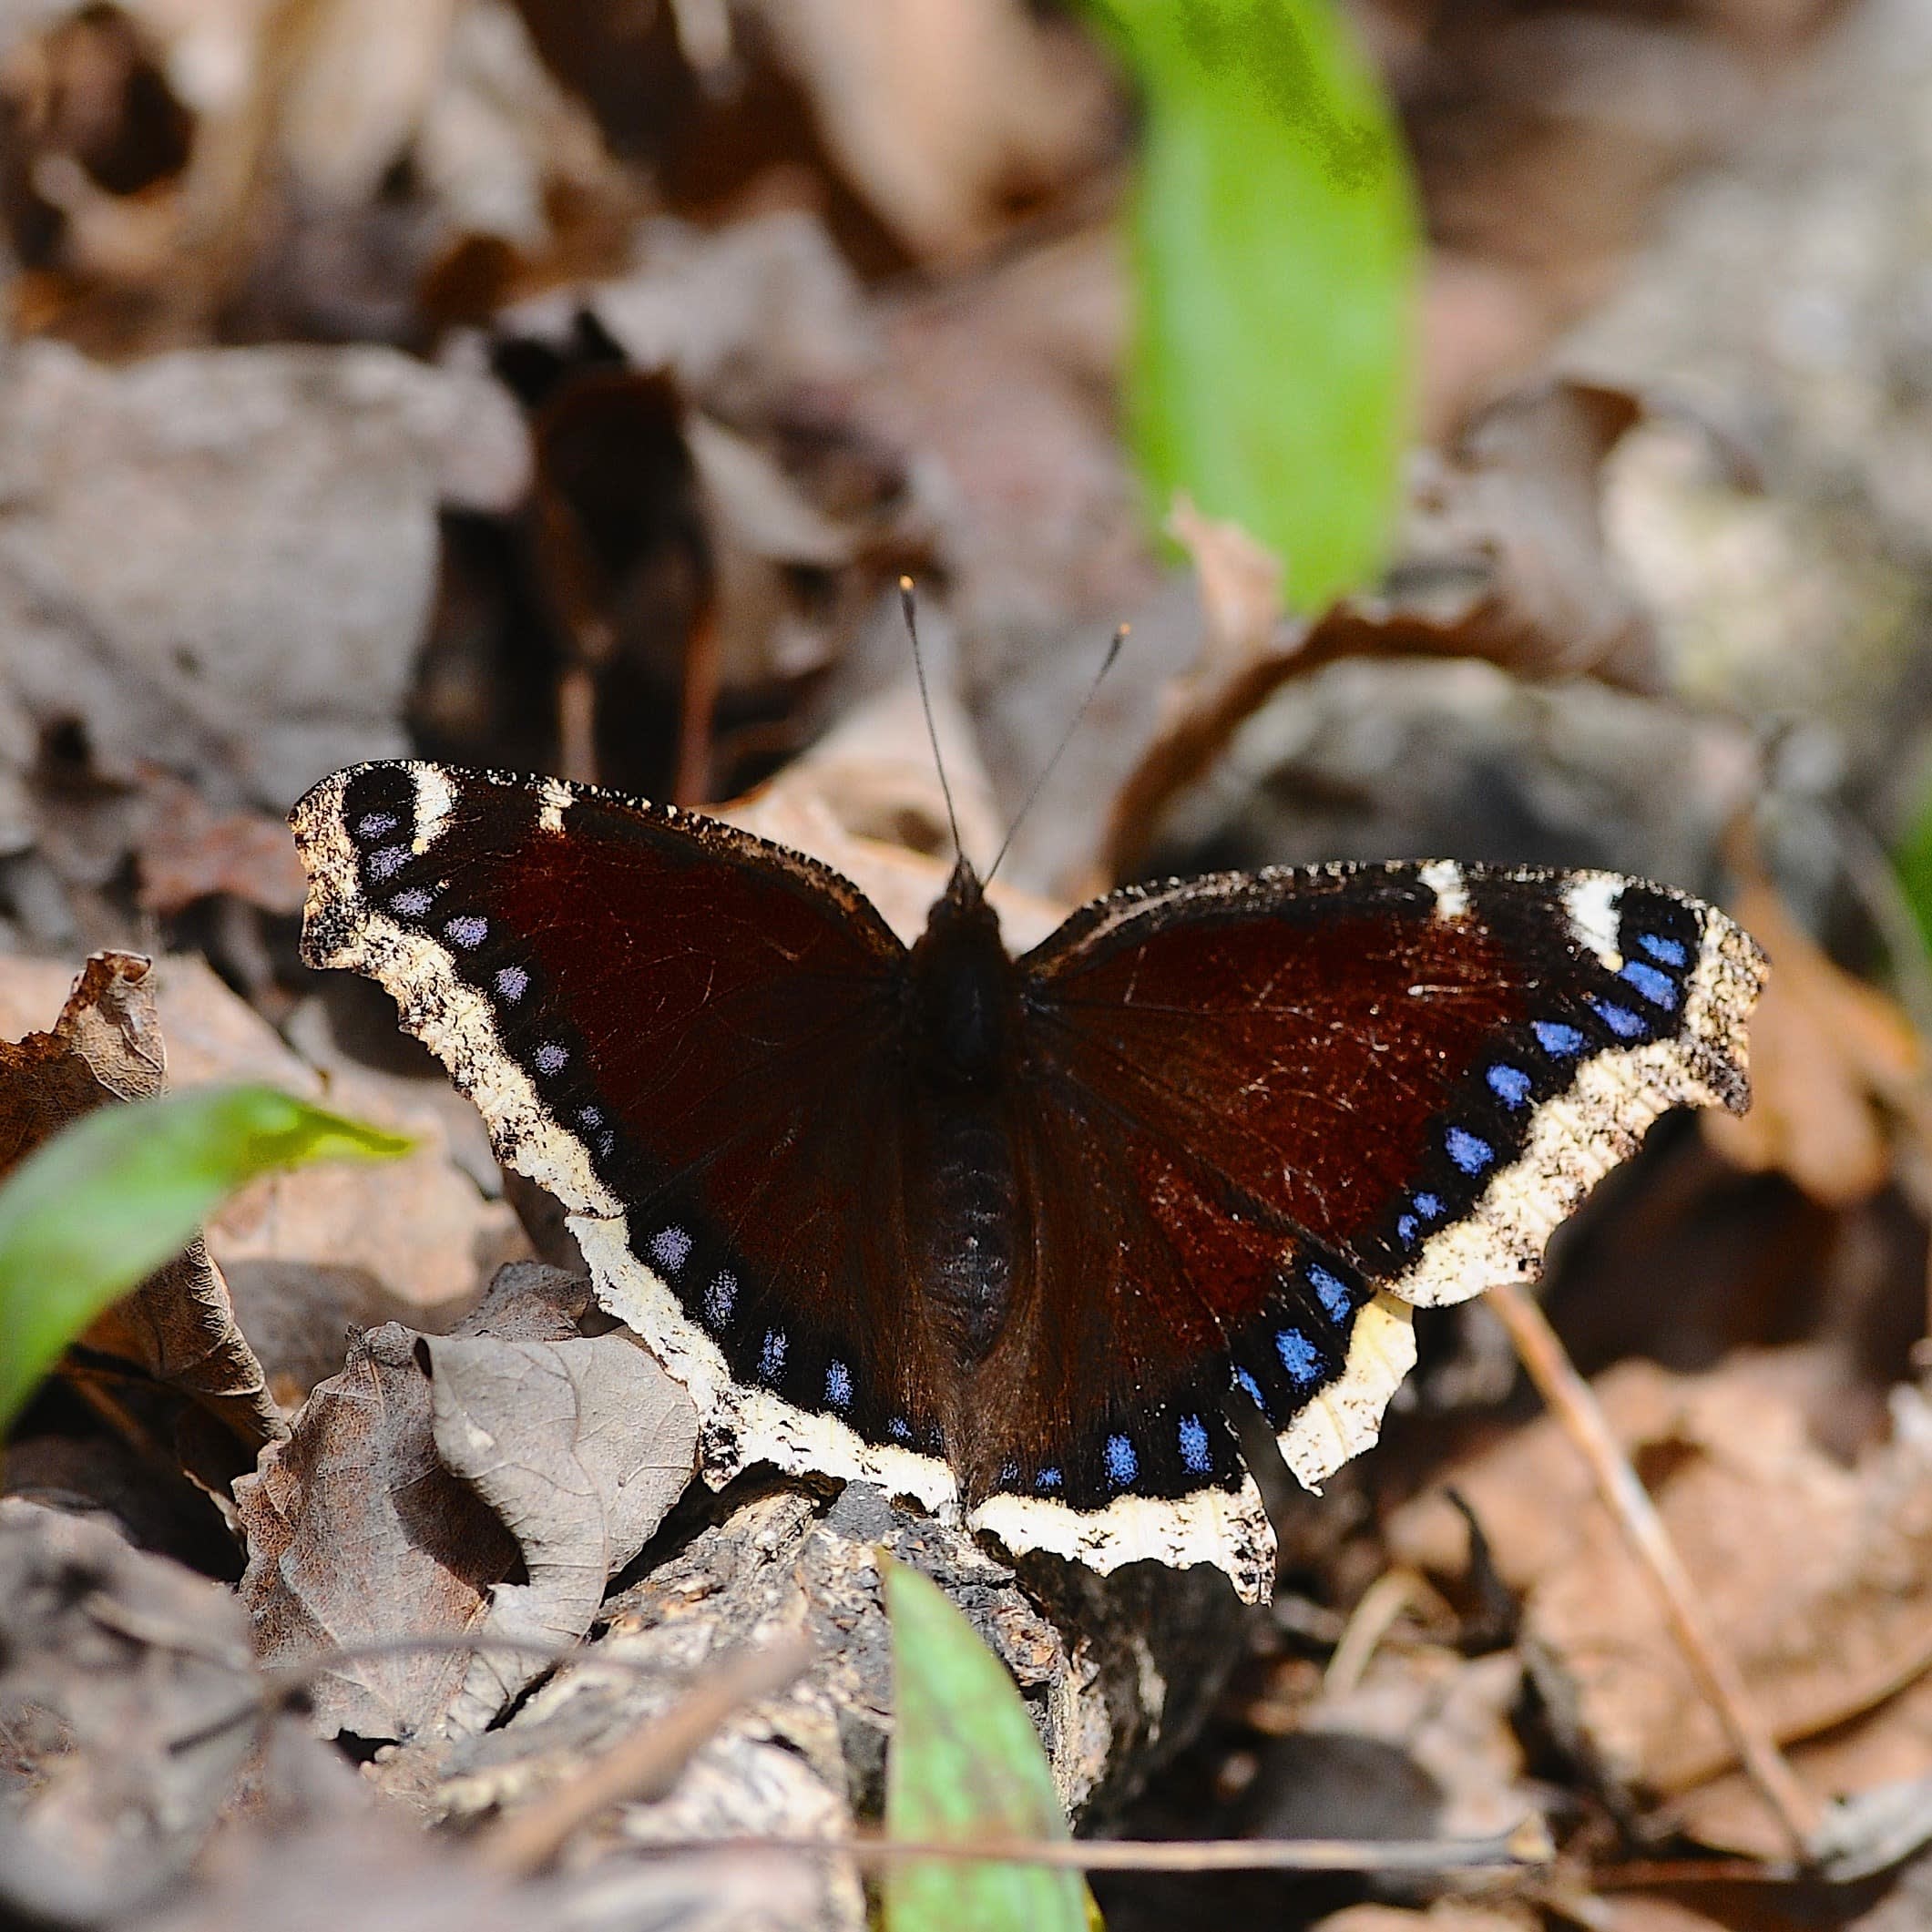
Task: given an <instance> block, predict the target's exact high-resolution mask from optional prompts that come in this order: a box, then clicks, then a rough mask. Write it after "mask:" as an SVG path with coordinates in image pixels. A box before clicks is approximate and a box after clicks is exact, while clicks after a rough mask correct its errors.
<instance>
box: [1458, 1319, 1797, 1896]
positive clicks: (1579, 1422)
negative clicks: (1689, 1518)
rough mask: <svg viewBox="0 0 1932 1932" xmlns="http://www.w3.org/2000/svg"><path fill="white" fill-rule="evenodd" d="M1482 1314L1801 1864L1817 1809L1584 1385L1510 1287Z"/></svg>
mask: <svg viewBox="0 0 1932 1932" xmlns="http://www.w3.org/2000/svg"><path fill="white" fill-rule="evenodd" d="M1489 1305H1490V1306H1491V1307H1492V1308H1494V1309H1495V1310H1496V1312H1497V1314H1498V1316H1499V1317H1500V1318H1501V1321H1502V1324H1503V1326H1504V1327H1505V1328H1507V1329H1508V1331H1509V1339H1510V1340H1511V1341H1512V1342H1513V1343H1514V1344H1516V1352H1517V1354H1518V1355H1519V1356H1520V1357H1521V1358H1522V1363H1523V1366H1524V1367H1525V1368H1527V1369H1528V1371H1529V1379H1530V1380H1531V1381H1532V1382H1534V1383H1535V1384H1536V1385H1537V1388H1538V1391H1539V1392H1540V1394H1541V1395H1542V1397H1543V1400H1544V1401H1545V1402H1546V1403H1548V1404H1549V1407H1550V1410H1551V1412H1552V1413H1553V1414H1554V1415H1555V1416H1556V1417H1557V1419H1558V1420H1559V1422H1560V1423H1561V1424H1562V1425H1563V1426H1564V1428H1565V1429H1566V1430H1568V1431H1569V1437H1570V1440H1571V1441H1572V1442H1573V1443H1574V1444H1575V1445H1576V1446H1577V1448H1578V1449H1579V1451H1580V1452H1581V1454H1582V1457H1583V1459H1584V1461H1585V1462H1587V1463H1588V1464H1589V1465H1590V1476H1591V1477H1592V1478H1593V1479H1594V1480H1595V1483H1596V1486H1597V1494H1598V1495H1599V1496H1600V1498H1602V1500H1603V1506H1604V1508H1607V1509H1608V1510H1609V1511H1610V1519H1611V1521H1612V1522H1614V1523H1615V1524H1616V1525H1617V1527H1618V1528H1619V1529H1620V1531H1621V1532H1622V1534H1623V1538H1624V1540H1625V1541H1626V1542H1627V1543H1628V1544H1629V1546H1630V1551H1631V1553H1632V1554H1633V1555H1634V1556H1635V1557H1636V1558H1637V1560H1638V1561H1639V1563H1640V1564H1641V1565H1642V1567H1643V1569H1644V1571H1645V1573H1646V1574H1647V1575H1648V1576H1649V1578H1650V1579H1651V1585H1652V1586H1653V1588H1654V1589H1655V1590H1656V1591H1657V1596H1658V1600H1659V1601H1660V1603H1661V1605H1662V1608H1663V1613H1664V1620H1665V1622H1666V1623H1668V1624H1669V1626H1670V1629H1671V1635H1672V1636H1673V1637H1675V1638H1676V1640H1677V1645H1678V1648H1679V1650H1681V1651H1682V1652H1683V1658H1684V1661H1685V1662H1686V1663H1687V1664H1689V1665H1690V1667H1691V1674H1692V1676H1693V1677H1694V1678H1696V1680H1697V1683H1698V1688H1699V1689H1700V1690H1702V1692H1703V1693H1704V1696H1705V1697H1706V1699H1708V1700H1709V1702H1710V1704H1711V1707H1712V1710H1713V1711H1715V1712H1717V1718H1718V1722H1720V1723H1721V1724H1722V1726H1723V1727H1724V1734H1725V1736H1726V1737H1728V1738H1729V1739H1730V1741H1731V1748H1732V1749H1733V1751H1735V1752H1736V1753H1737V1755H1738V1762H1739V1763H1742V1764H1743V1767H1744V1770H1745V1772H1746V1774H1748V1775H1749V1777H1750V1779H1751V1782H1752V1783H1753V1784H1755V1785H1756V1786H1757V1788H1758V1791H1759V1793H1760V1794H1762V1796H1763V1800H1764V1802H1765V1804H1768V1805H1769V1806H1770V1807H1771V1809H1772V1812H1773V1813H1774V1815H1775V1816H1776V1818H1777V1821H1778V1823H1779V1825H1781V1826H1783V1828H1784V1834H1785V1835H1786V1836H1787V1837H1788V1838H1789V1839H1790V1840H1791V1843H1792V1847H1793V1849H1794V1852H1795V1854H1796V1855H1797V1858H1798V1861H1799V1863H1800V1864H1801V1865H1804V1864H1808V1863H1810V1859H1811V1854H1810V1851H1809V1849H1808V1846H1809V1843H1810V1838H1811V1834H1812V1832H1813V1831H1814V1829H1815V1828H1816V1825H1817V1824H1818V1820H1819V1816H1820V1812H1819V1808H1818V1804H1817V1801H1816V1800H1815V1799H1814V1798H1813V1796H1812V1795H1811V1794H1810V1793H1809V1792H1808V1791H1806V1790H1805V1789H1804V1786H1803V1785H1802V1784H1799V1783H1798V1781H1797V1779H1796V1777H1794V1775H1793V1774H1792V1769H1791V1766H1790V1765H1789V1764H1787V1763H1785V1762H1784V1756H1783V1754H1782V1753H1780V1752H1779V1750H1778V1747H1777V1744H1776V1743H1775V1741H1774V1739H1773V1737H1772V1735H1771V1733H1770V1731H1769V1730H1768V1729H1767V1728H1766V1727H1765V1724H1764V1722H1763V1719H1762V1718H1761V1717H1759V1715H1758V1713H1757V1712H1756V1710H1755V1708H1754V1707H1753V1704H1752V1702H1751V1693H1750V1692H1748V1691H1747V1690H1746V1689H1745V1688H1744V1681H1743V1678H1742V1677H1741V1676H1740V1675H1739V1674H1738V1669H1737V1666H1736V1665H1735V1664H1734V1663H1733V1661H1731V1657H1730V1653H1729V1652H1728V1651H1725V1650H1723V1649H1722V1647H1721V1646H1720V1645H1719V1644H1718V1642H1717V1641H1716V1640H1715V1639H1714V1638H1713V1637H1712V1635H1711V1633H1710V1631H1709V1630H1707V1629H1706V1628H1705V1627H1704V1620H1703V1615H1702V1611H1701V1610H1700V1609H1699V1607H1698V1601H1697V1592H1696V1589H1695V1587H1694V1586H1693V1585H1692V1581H1691V1579H1690V1576H1689V1574H1688V1572H1687V1571H1686V1570H1685V1569H1684V1567H1683V1561H1682V1559H1681V1558H1680V1557H1679V1556H1678V1554H1677V1550H1676V1548H1675V1546H1674V1545H1673V1544H1672V1543H1671V1538H1670V1532H1669V1531H1668V1530H1666V1529H1665V1528H1664V1527H1663V1521H1662V1518H1660V1517H1659V1516H1658V1514H1657V1510H1656V1507H1655V1505H1653V1504H1652V1503H1651V1498H1650V1495H1649V1492H1648V1491H1646V1490H1645V1488H1644V1487H1643V1485H1642V1484H1641V1482H1639V1481H1638V1480H1637V1472H1636V1471H1635V1470H1634V1469H1632V1468H1631V1467H1630V1463H1629V1461H1628V1460H1627V1458H1626V1457H1625V1456H1624V1454H1623V1451H1622V1449H1621V1448H1620V1447H1619V1446H1618V1443H1617V1438H1616V1437H1615V1436H1613V1435H1611V1433H1610V1424H1609V1423H1608V1422H1607V1421H1606V1420H1605V1419H1604V1415H1603V1411H1602V1409H1601V1408H1600V1406H1598V1402H1597V1398H1596V1396H1595V1395H1592V1394H1591V1393H1590V1385H1589V1384H1588V1383H1586V1382H1585V1381H1584V1379H1583V1378H1582V1376H1581V1375H1579V1374H1578V1373H1577V1371H1576V1366H1575V1365H1574V1364H1573V1363H1572V1362H1571V1361H1570V1359H1569V1355H1568V1354H1566V1353H1565V1351H1564V1347H1563V1344H1562V1343H1561V1342H1560V1341H1559V1339H1558V1337H1557V1333H1556V1330H1555V1329H1553V1328H1552V1327H1551V1326H1550V1325H1549V1322H1548V1320H1547V1319H1546V1318H1545V1316H1544V1314H1543V1311H1542V1309H1541V1308H1540V1307H1539V1306H1538V1303H1537V1302H1536V1300H1535V1298H1534V1297H1533V1296H1532V1295H1531V1294H1530V1293H1528V1290H1527V1289H1525V1288H1524V1287H1522V1286H1521V1284H1520V1283H1516V1282H1508V1283H1503V1284H1502V1285H1500V1286H1498V1287H1495V1288H1492V1289H1491V1290H1490V1291H1489Z"/></svg>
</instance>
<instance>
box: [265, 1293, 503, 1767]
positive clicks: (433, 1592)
mask: <svg viewBox="0 0 1932 1932" xmlns="http://www.w3.org/2000/svg"><path fill="white" fill-rule="evenodd" d="M420 1339H421V1338H420V1337H419V1336H418V1335H416V1334H414V1331H412V1330H410V1329H407V1328H404V1327H403V1326H402V1325H401V1324H399V1323H395V1322H385V1323H383V1325H382V1326H381V1327H380V1328H372V1329H370V1330H369V1331H368V1332H367V1333H366V1334H362V1335H359V1336H357V1337H356V1338H355V1340H354V1341H353V1343H352V1344H350V1349H349V1359H348V1361H347V1362H346V1363H345V1364H344V1365H343V1367H342V1373H341V1374H340V1375H333V1376H332V1377H331V1378H330V1379H329V1380H328V1381H326V1382H322V1383H318V1384H317V1385H316V1386H315V1388H314V1389H313V1390H312V1391H311V1393H310V1395H309V1399H308V1401H307V1402H305V1403H304V1404H303V1405H302V1408H301V1409H300V1410H299V1411H298V1412H297V1414H296V1416H295V1418H294V1421H293V1423H292V1425H291V1429H290V1434H289V1439H288V1440H287V1441H286V1442H283V1443H277V1444H275V1445H273V1446H271V1447H270V1448H269V1449H268V1450H267V1451H265V1452H264V1453H263V1455H262V1457H261V1463H260V1466H259V1467H258V1471H257V1473H256V1474H255V1475H254V1476H252V1477H243V1478H242V1479H241V1480H240V1482H238V1483H237V1484H236V1485H235V1508H236V1513H237V1514H238V1515H239V1517H240V1519H241V1525H242V1528H243V1529H244V1530H245V1531H246V1533H247V1536H248V1549H249V1564H248V1569H246V1571H245V1572H244V1573H243V1575H242V1579H241V1583H240V1594H241V1601H242V1603H243V1605H244V1606H245V1607H246V1608H247V1610H248V1612H249V1615H250V1618H252V1620H253V1621H254V1626H255V1647H256V1650H257V1651H258V1652H259V1654H260V1655H261V1658H262V1660H263V1661H264V1662H266V1663H268V1664H271V1665H275V1664H302V1663H305V1662H306V1661H308V1660H310V1659H311V1658H312V1657H314V1656H316V1655H317V1654H318V1653H319V1652H322V1651H327V1650H331V1649H335V1648H342V1649H353V1648H354V1647H356V1646H370V1645H383V1644H385V1643H389V1642H392V1641H394V1640H398V1639H404V1638H422V1639H425V1640H427V1642H426V1643H425V1644H424V1647H423V1648H421V1649H411V1648H408V1647H407V1646H406V1645H405V1646H404V1647H402V1648H399V1649H395V1650H393V1651H379V1652H377V1653H375V1654H371V1655H366V1656H353V1657H345V1658H342V1659H341V1660H339V1661H336V1662H334V1663H333V1664H332V1665H331V1667H330V1668H329V1669H328V1670H327V1671H325V1672H323V1673H322V1674H321V1675H319V1676H318V1677H317V1678H316V1680H315V1682H314V1687H313V1689H312V1692H311V1702H312V1708H313V1711H314V1718H315V1725H316V1729H317V1730H318V1731H319V1732H320V1733H322V1735H323V1736H325V1737H326V1736H331V1735H332V1734H334V1733H337V1732H349V1733H353V1734H354V1735H355V1736H357V1737H364V1738H408V1737H411V1736H414V1734H415V1733H417V1732H418V1731H419V1730H421V1729H423V1728H424V1726H426V1725H427V1724H429V1723H431V1722H433V1721H434V1718H435V1717H436V1716H437V1715H438V1714H439V1713H440V1712H442V1711H443V1710H444V1709H445V1707H446V1706H447V1704H448V1702H449V1701H450V1699H451V1698H452V1697H453V1696H455V1692H456V1688H457V1686H458V1685H459V1684H460V1683H461V1682H462V1681H463V1675H464V1671H465V1668H466V1665H467V1659H466V1658H465V1657H464V1656H463V1655H462V1654H461V1653H452V1652H451V1651H449V1650H448V1649H446V1648H434V1647H433V1646H434V1645H436V1644H437V1642H438V1641H439V1640H442V1639H445V1638H448V1637H453V1636H460V1635H462V1634H464V1633H465V1632H466V1631H469V1630H474V1629H475V1628H476V1626H477V1625H479V1624H480V1623H481V1622H482V1620H483V1619H484V1616H485V1614H486V1610H487V1609H488V1592H489V1587H490V1585H491V1584H493V1583H495V1582H497V1581H498V1580H499V1579H502V1578H504V1577H506V1576H508V1575H509V1573H510V1571H511V1569H512V1568H513V1567H514V1565H515V1563H516V1541H515V1539H514V1538H512V1537H511V1536H510V1534H509V1532H508V1531H507V1530H506V1529H505V1528H504V1527H503V1526H502V1524H501V1523H499V1522H498V1521H497V1520H496V1517H495V1516H493V1515H492V1514H491V1512H490V1510H489V1508H488V1507H487V1506H486V1504H484V1503H483V1502H482V1501H481V1500H480V1499H479V1498H477V1497H476V1496H475V1494H474V1492H472V1491H471V1490H470V1488H469V1487H467V1485H465V1484H464V1483H462V1482H460V1481H459V1480H458V1479H457V1478H456V1477H454V1476H452V1475H450V1474H449V1472H448V1471H447V1470H446V1469H445V1468H444V1467H443V1466H442V1464H441V1463H440V1462H439V1461H438V1460H437V1458H436V1453H435V1444H434V1437H433V1436H432V1434H431V1429H430V1403H429V1384H428V1382H427V1380H426V1379H425V1378H424V1374H423V1370H422V1365H421V1364H420V1362H419V1361H418V1359H417V1356H416V1347H417V1344H418V1342H419V1341H420Z"/></svg>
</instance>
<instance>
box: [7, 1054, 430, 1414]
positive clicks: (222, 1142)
mask: <svg viewBox="0 0 1932 1932" xmlns="http://www.w3.org/2000/svg"><path fill="white" fill-rule="evenodd" d="M409 1146H410V1142H409V1141H408V1140H405V1139H404V1138H402V1137H401V1136H398V1135H395V1134H390V1133H384V1132H383V1130H381V1129H379V1128H374V1127H365V1126H363V1125H362V1124H361V1123H360V1122H359V1121H355V1120H345V1119H341V1118H340V1117H339V1116H338V1115H335V1114H331V1113H324V1112H322V1110H321V1109H319V1108H314V1107H311V1106H309V1105H307V1103H306V1102H304V1101H302V1100H298V1099H292V1098H291V1096H290V1095H288V1094H285V1093H277V1092H276V1091H275V1089H273V1088H271V1087H225V1088H224V1087H210V1088H203V1089H199V1090H197V1091H194V1092H189V1093H179V1094H168V1095H164V1096H163V1097H162V1098H160V1099H154V1100H136V1101H133V1102H131V1103H130V1104H128V1106H125V1107H101V1108H97V1109H95V1110H94V1111H93V1112H91V1113H89V1114H87V1115H84V1116H83V1117H82V1118H81V1119H78V1120H77V1121H76V1122H75V1123H74V1125H73V1126H71V1127H69V1128H67V1129H66V1130H64V1131H63V1132H61V1133H58V1134H56V1135H55V1137H54V1138H53V1139H52V1140H49V1141H47V1142H46V1145H45V1146H43V1147H41V1148H38V1149H36V1151H35V1152H34V1153H33V1154H32V1155H30V1156H29V1157H28V1158H27V1159H26V1160H24V1161H22V1162H21V1164H20V1165H19V1166H18V1167H17V1168H16V1169H15V1170H14V1171H13V1173H12V1174H11V1175H10V1176H8V1178H7V1179H6V1181H5V1182H4V1183H0V1428H4V1427H5V1425H6V1424H7V1423H8V1422H9V1421H11V1420H12V1418H13V1417H14V1416H15V1414H17V1413H18V1411H19V1408H20V1406H21V1405H22V1404H23V1403H24V1402H25V1401H26V1398H27V1396H28V1395H29V1394H30V1393H31V1392H32V1390H33V1388H34V1386H35V1385H36V1383H37V1382H39V1380H40V1378H41V1377H42V1376H43V1375H46V1372H47V1371H48V1370H49V1369H50V1368H51V1367H52V1366H53V1365H54V1364H55V1363H56V1361H57V1360H58V1359H59V1357H60V1352H61V1350H62V1349H64V1348H65V1347H66V1345H67V1344H68V1343H69V1342H71V1341H72V1340H73V1339H74V1337H75V1336H76V1335H77V1334H80V1333H81V1331H82V1330H83V1329H85V1328H86V1327H87V1324H88V1323H89V1322H91V1321H92V1320H93V1319H94V1317H95V1316H96V1315H97V1314H99V1313H100V1312H101V1310H102V1309H104V1308H106V1307H107V1305H108V1304H109V1303H113V1302H116V1301H118V1300H119V1299H120V1297H121V1296H122V1295H124V1294H126V1293H128V1290H129V1289H131V1288H134V1287H135V1286H137V1285H138V1283H140V1282H142V1281H144V1280H145V1279H146V1278H147V1277H148V1275H150V1274H152V1273H154V1271H155V1270H156V1269H157V1268H158V1267H159V1266H160V1265H161V1263H162V1262H165V1261H167V1260H168V1259H169V1257H170V1256H172V1255H175V1254H178V1253H179V1252H180V1251H181V1250H182V1249H183V1248H184V1247H186V1246H187V1245H188V1242H189V1240H191V1239H192V1237H193V1235H194V1232H195V1231H196V1229H198V1228H199V1226H200V1225H201V1223H202V1222H204V1221H206V1220H207V1219H208V1217H209V1215H210V1213H212V1212H213V1211H214V1210H215V1208H216V1207H217V1206H219V1205H220V1201H222V1199H223V1197H224V1196H226V1195H228V1194H230V1193H231V1192H232V1191H234V1190H235V1189H236V1188H238V1187H240V1185H241V1184H242V1182H244V1181H251V1180H253V1179H254V1178H255V1176H256V1175H258V1174H263V1173H267V1172H269V1171H270V1170H271V1169H275V1168H288V1167H299V1166H302V1164H304V1163H305V1162H308V1161H311V1160H324V1159H328V1158H331V1157H334V1156H342V1155H347V1156H353V1157H356V1158H360V1159H365V1160H368V1159H381V1158H383V1157H385V1156H388V1155H393V1154H400V1153H404V1152H406V1151H407V1150H408V1148H409Z"/></svg>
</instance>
